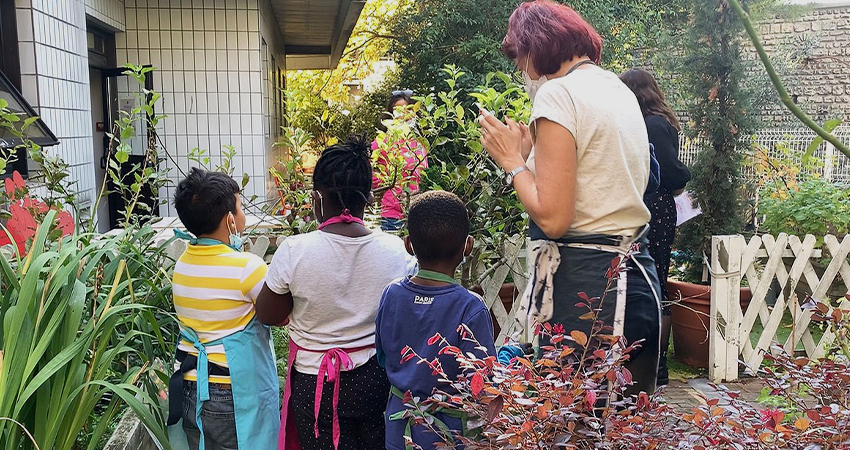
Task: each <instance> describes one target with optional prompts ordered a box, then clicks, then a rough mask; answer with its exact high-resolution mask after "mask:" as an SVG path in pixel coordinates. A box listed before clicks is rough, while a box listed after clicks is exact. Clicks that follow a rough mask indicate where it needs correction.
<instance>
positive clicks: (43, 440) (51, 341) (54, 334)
mask: <svg viewBox="0 0 850 450" xmlns="http://www.w3.org/2000/svg"><path fill="white" fill-rule="evenodd" d="M55 217H56V212H55V211H51V212H49V213H48V214H47V216H46V217H45V219H44V221H43V222H42V223H41V224H40V225H39V228H38V231H37V233H36V235H35V238H34V239H33V242H32V244H31V246H30V247H29V251H28V254H27V255H26V257H25V258H23V259H22V258H21V257H20V255H15V256H13V257H12V258H11V259H7V258H4V257H0V315H1V316H2V320H0V449H2V450H18V449H29V448H39V449H42V450H46V449H51V450H53V449H55V450H70V449H72V448H77V446H78V445H79V444H78V439H79V438H80V437H81V436H86V437H87V438H88V439H87V442H88V444H87V447H88V448H89V449H94V448H96V446H97V445H98V444H99V443H100V442H101V440H102V438H103V437H104V435H105V433H106V431H107V430H108V424H109V423H110V422H111V419H112V418H114V417H115V416H116V415H117V414H118V413H119V412H121V408H120V406H121V405H122V404H126V405H127V406H129V407H130V408H131V409H132V410H133V411H134V412H135V413H136V414H137V415H138V416H139V418H140V419H141V420H142V422H143V423H144V424H145V425H146V426H147V427H148V428H149V429H150V430H151V431H152V432H153V434H154V435H155V437H156V438H157V439H158V440H160V441H161V442H166V438H165V431H164V425H163V424H164V417H163V412H162V408H161V407H160V405H159V404H158V401H157V397H156V396H157V393H158V392H159V389H160V388H159V387H158V386H157V379H160V378H162V377H164V374H162V373H161V372H158V371H157V370H156V367H157V366H158V365H157V362H158V361H159V362H160V365H161V363H162V360H163V359H164V358H167V357H168V355H169V353H170V349H171V346H170V343H171V342H172V341H173V337H172V336H168V335H164V334H163V333H164V331H163V330H169V329H172V330H173V329H174V328H175V327H171V326H169V325H170V321H171V320H173V319H171V318H170V314H169V313H168V312H167V309H166V308H167V307H168V306H167V305H168V304H169V302H170V300H169V299H170V292H171V290H170V281H169V277H168V275H167V273H166V271H165V269H164V268H163V266H166V267H167V265H168V258H167V256H165V254H164V253H163V250H161V248H164V246H160V247H154V246H153V245H152V241H153V236H154V232H153V231H152V230H151V229H150V228H143V229H141V230H139V229H133V228H130V229H127V230H124V231H123V232H121V233H120V234H118V235H115V236H93V235H80V234H73V235H71V236H68V237H66V238H64V239H62V240H61V241H59V242H51V241H50V240H49V239H48V232H49V230H50V227H51V225H52V224H53V221H54V220H55ZM0 232H3V233H5V232H6V230H5V229H3V230H0ZM93 413H97V414H98V415H99V416H100V420H98V421H97V424H96V425H94V424H93V423H92V422H91V420H90V419H91V417H92V416H93ZM3 419H5V420H3ZM24 429H26V431H25V430H24ZM29 433H31V436H32V439H30V437H29V436H28V434H29Z"/></svg>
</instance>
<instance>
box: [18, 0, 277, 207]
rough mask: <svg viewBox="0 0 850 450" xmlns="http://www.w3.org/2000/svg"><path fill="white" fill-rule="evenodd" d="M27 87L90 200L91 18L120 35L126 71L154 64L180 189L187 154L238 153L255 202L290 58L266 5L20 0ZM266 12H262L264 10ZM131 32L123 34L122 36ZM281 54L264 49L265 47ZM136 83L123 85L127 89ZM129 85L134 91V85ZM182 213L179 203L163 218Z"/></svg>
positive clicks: (215, 158)
mask: <svg viewBox="0 0 850 450" xmlns="http://www.w3.org/2000/svg"><path fill="white" fill-rule="evenodd" d="M15 2H16V7H17V21H18V34H19V41H20V44H19V45H20V55H21V72H22V74H21V75H22V90H23V93H24V96H25V97H26V98H27V100H28V101H30V102H31V103H32V105H33V106H34V107H36V109H37V110H38V111H39V114H40V115H41V116H42V118H43V119H44V121H45V123H46V124H47V125H48V126H49V127H50V128H51V129H52V130H53V132H54V133H55V134H56V136H57V137H58V138H59V140H60V141H61V143H60V144H59V145H58V146H56V147H52V148H50V151H51V152H56V154H58V155H59V156H61V157H62V158H64V159H65V161H67V162H68V163H69V164H70V165H71V169H70V171H71V180H72V181H74V182H75V183H76V186H77V190H78V191H79V197H80V200H81V202H89V201H91V200H92V199H93V196H94V194H95V189H96V186H95V184H96V183H95V179H94V178H95V177H94V162H93V159H94V158H93V153H94V152H93V140H92V127H91V99H90V89H89V70H88V49H87V45H86V20H87V15H88V16H89V17H91V18H93V19H96V21H98V22H100V23H102V24H105V25H107V26H108V27H109V28H112V29H113V30H114V31H116V47H117V57H118V61H117V63H118V65H119V66H120V65H123V64H125V63H133V64H140V65H144V64H150V65H153V66H155V67H156V68H157V70H156V71H155V72H154V73H153V75H152V76H153V78H154V89H155V90H157V91H159V92H161V93H162V94H163V98H162V101H161V103H160V104H159V106H158V111H157V112H158V113H164V114H167V115H168V116H169V117H168V118H166V119H165V120H164V121H163V122H162V126H161V129H160V130H158V131H159V135H160V136H161V138H162V140H163V142H164V144H165V147H166V150H167V152H168V153H169V155H170V158H169V159H168V162H166V164H167V168H168V169H169V178H170V180H171V181H172V185H171V186H169V187H167V188H166V189H164V190H163V192H161V193H160V195H162V196H163V198H169V199H170V198H171V196H172V195H173V189H174V185H176V183H177V182H179V180H180V179H181V178H182V174H181V173H185V172H186V171H187V170H188V169H189V167H190V166H191V165H194V163H190V161H189V158H188V154H189V152H190V150H191V149H193V148H195V147H198V148H201V149H207V150H208V153H209V154H210V155H211V157H212V164H213V165H216V164H218V163H220V161H221V149H222V148H223V146H225V145H232V146H233V147H235V148H236V149H237V154H236V157H235V158H234V160H233V163H234V166H235V172H236V175H237V176H238V178H240V179H241V175H242V173H248V174H249V175H250V177H251V180H250V183H249V184H248V186H247V187H246V194H247V195H248V196H251V195H254V194H256V195H258V196H260V197H261V199H262V198H263V197H264V194H265V193H266V192H267V189H268V186H267V181H268V180H267V178H268V177H267V168H268V166H269V164H271V163H272V162H271V157H270V154H271V153H270V152H269V148H270V145H271V143H272V142H273V141H274V140H275V139H276V137H277V135H278V133H279V126H280V124H281V123H282V105H281V102H282V95H281V94H280V93H279V89H278V88H279V87H282V86H283V77H282V70H283V69H284V66H283V64H284V58H283V57H282V56H276V55H275V52H274V51H272V48H275V49H279V48H280V47H281V46H282V43H281V41H280V35H279V33H278V32H277V30H276V29H275V28H274V27H275V26H276V21H275V20H274V17H273V16H269V14H271V12H270V7H269V5H268V2H267V0H216V1H213V0H15ZM261 6H262V7H261ZM122 30H123V32H122ZM263 41H269V42H272V44H273V45H272V48H264V49H261V42H263ZM127 81H128V80H126V79H125V80H123V81H122V83H124V82H127ZM125 88H126V89H127V90H128V91H130V90H131V89H129V87H126V86H125ZM161 212H162V213H163V214H168V215H173V214H174V211H172V210H171V208H170V206H168V207H166V208H165V209H164V210H162V211H161Z"/></svg>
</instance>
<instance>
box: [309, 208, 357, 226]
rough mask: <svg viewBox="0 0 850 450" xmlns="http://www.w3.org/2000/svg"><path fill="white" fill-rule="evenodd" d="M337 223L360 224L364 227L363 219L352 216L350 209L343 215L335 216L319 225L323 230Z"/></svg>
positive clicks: (345, 210)
mask: <svg viewBox="0 0 850 450" xmlns="http://www.w3.org/2000/svg"><path fill="white" fill-rule="evenodd" d="M335 223H359V224H360V225H363V219H361V218H359V217H354V216H352V215H351V212H350V211H349V210H348V209H344V210H343V211H342V214H340V215H338V216H333V217H331V218H330V219H328V220H326V221H324V222H322V223H321V224H320V225H319V229H320V230H322V229H324V228H325V227H326V226H328V225H333V224H335Z"/></svg>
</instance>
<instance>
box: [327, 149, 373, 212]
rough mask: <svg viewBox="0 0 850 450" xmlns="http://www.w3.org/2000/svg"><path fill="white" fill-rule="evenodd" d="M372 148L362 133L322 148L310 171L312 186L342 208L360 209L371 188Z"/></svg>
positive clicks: (364, 205) (362, 208)
mask: <svg viewBox="0 0 850 450" xmlns="http://www.w3.org/2000/svg"><path fill="white" fill-rule="evenodd" d="M371 156H372V150H371V146H370V144H369V143H368V142H366V140H365V139H364V138H363V136H351V137H350V138H348V139H346V140H345V141H344V142H341V143H338V144H334V145H332V146H330V147H328V148H326V149H325V150H324V151H323V152H322V156H320V157H319V161H318V162H317V163H316V168H315V169H314V170H313V189H315V190H317V191H324V192H327V193H331V194H332V195H333V197H334V200H335V201H338V202H339V203H340V206H341V207H342V208H347V209H348V210H350V211H352V212H360V211H363V210H364V209H365V208H366V203H367V202H368V198H369V192H370V191H371V190H372V158H371Z"/></svg>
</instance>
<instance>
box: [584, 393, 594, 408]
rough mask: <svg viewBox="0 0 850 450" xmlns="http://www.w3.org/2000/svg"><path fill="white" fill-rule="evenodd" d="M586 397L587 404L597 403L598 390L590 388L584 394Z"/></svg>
mask: <svg viewBox="0 0 850 450" xmlns="http://www.w3.org/2000/svg"><path fill="white" fill-rule="evenodd" d="M584 399H585V401H587V406H591V407H592V406H593V405H595V404H596V391H594V390H589V391H587V392H586V393H585V394H584Z"/></svg>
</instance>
